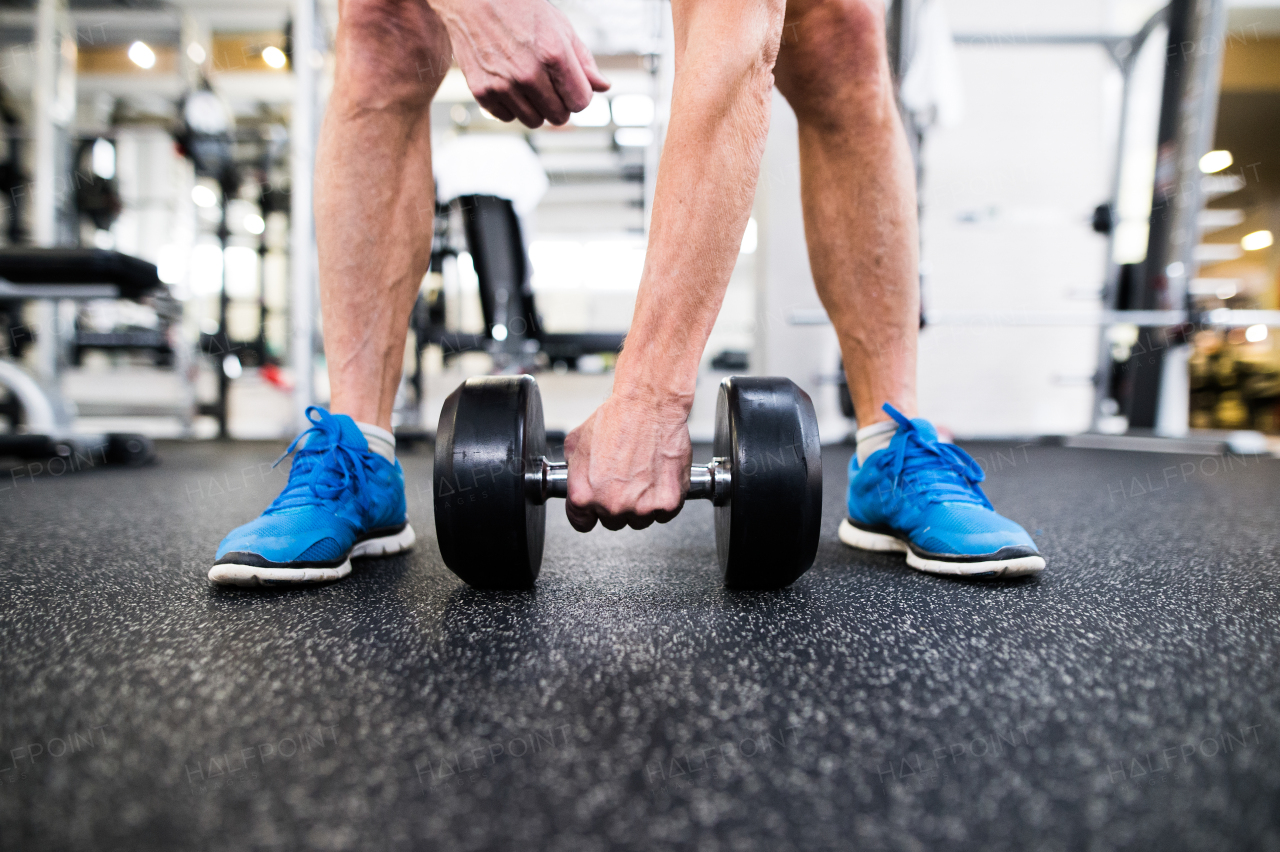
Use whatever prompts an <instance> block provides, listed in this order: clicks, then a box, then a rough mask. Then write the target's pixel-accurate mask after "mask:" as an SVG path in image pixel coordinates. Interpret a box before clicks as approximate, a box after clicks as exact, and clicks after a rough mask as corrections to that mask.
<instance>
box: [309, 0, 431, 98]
mask: <svg viewBox="0 0 1280 852" xmlns="http://www.w3.org/2000/svg"><path fill="white" fill-rule="evenodd" d="M336 54H337V65H336V68H335V75H334V76H335V80H334V88H335V92H334V94H335V95H336V96H338V97H342V98H345V99H346V100H347V101H349V102H351V103H352V104H354V105H356V106H358V107H359V108H362V109H425V108H426V106H427V105H428V104H429V103H430V102H431V98H432V97H434V96H435V93H436V90H437V89H439V88H440V83H441V81H442V80H443V79H444V76H445V74H446V73H447V72H448V70H449V65H450V61H451V59H452V54H451V51H450V48H449V36H448V34H447V33H446V32H445V29H444V25H443V24H442V23H441V21H440V19H439V18H438V17H436V15H435V13H434V12H432V11H431V9H430V7H429V6H428V5H427V4H426V3H422V2H415V0H343V1H342V3H341V5H340V6H339V13H338V33H337V44H336Z"/></svg>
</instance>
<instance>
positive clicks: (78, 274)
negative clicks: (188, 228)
mask: <svg viewBox="0 0 1280 852" xmlns="http://www.w3.org/2000/svg"><path fill="white" fill-rule="evenodd" d="M162 291H163V285H162V284H161V283H160V279H159V277H158V276H157V275H156V267H155V264H152V263H147V262H146V261H144V260H140V259H138V258H136V257H130V256H129V255H126V254H121V253H120V252H116V251H103V250H101V249H64V248H48V249H41V248H6V249H0V312H2V313H3V314H4V315H6V316H7V317H8V318H9V319H8V321H7V323H6V327H5V329H4V330H5V331H6V332H7V334H6V336H7V337H8V338H9V340H8V343H9V346H8V348H10V349H13V348H16V347H14V343H15V342H16V341H17V340H18V337H19V335H17V334H15V329H16V328H20V326H18V325H16V324H15V323H14V322H13V318H14V317H15V316H16V314H17V311H18V310H19V309H20V308H21V306H22V303H24V302H27V301H31V300H33V299H74V300H85V299H130V300H132V301H142V300H143V299H145V298H147V297H148V296H152V295H156V294H157V293H160V292H162ZM24 331H25V330H24ZM36 333H37V334H56V333H57V330H56V329H36ZM23 336H24V337H30V336H31V335H30V333H29V332H27V333H25V334H24V335H23ZM0 387H4V388H5V389H7V390H8V392H9V394H10V395H11V396H12V397H13V399H14V400H16V402H17V409H18V413H19V415H20V417H18V418H15V420H20V422H21V426H22V431H21V432H18V431H16V430H15V431H14V432H12V433H9V434H0V456H8V457H16V458H23V459H40V458H62V459H64V460H67V461H68V463H69V464H70V465H71V466H72V467H73V468H74V467H75V464H76V463H78V460H80V459H87V460H88V462H89V466H92V465H95V464H101V463H103V462H106V463H114V464H126V465H134V466H136V465H142V464H146V463H148V462H150V461H152V460H153V459H154V458H155V447H154V445H153V444H152V442H151V440H150V439H149V438H147V437H145V436H143V435H135V434H126V433H110V434H101V435H83V434H77V433H75V432H73V431H72V426H73V421H74V419H75V413H76V412H75V406H74V404H73V403H71V402H70V401H69V400H67V399H66V398H65V397H64V396H63V395H62V392H61V391H60V390H59V388H58V387H57V375H56V369H55V375H54V376H52V377H51V381H48V382H41V381H40V380H38V379H37V378H36V377H35V376H32V375H31V374H30V373H28V372H27V371H26V370H24V369H23V368H22V367H20V366H19V365H18V364H17V363H16V362H15V361H12V360H7V359H0ZM15 425H16V424H15Z"/></svg>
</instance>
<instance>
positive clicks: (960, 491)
mask: <svg viewBox="0 0 1280 852" xmlns="http://www.w3.org/2000/svg"><path fill="white" fill-rule="evenodd" d="M884 410H885V411H887V412H888V413H889V416H891V417H892V418H893V419H894V420H896V421H898V431H897V432H896V433H894V436H893V439H892V440H891V441H890V442H889V446H888V447H885V448H884V449H882V450H877V451H876V452H874V453H872V454H871V456H870V457H869V458H868V459H867V463H866V464H865V465H863V466H862V467H859V466H858V457H857V456H854V457H853V459H852V460H851V461H850V462H849V517H848V518H847V519H845V520H844V521H842V522H841V523H840V540H841V541H843V542H844V543H845V544H847V545H849V546H851V547H858V548H861V549H863V550H880V551H885V550H888V551H900V552H903V553H906V554H907V564H908V565H910V566H911V567H912V568H918V569H920V570H921V571H927V572H929V573H930V574H950V575H956V574H961V575H965V576H970V577H973V576H983V577H1017V576H1021V575H1024V574H1035V573H1038V572H1039V571H1042V570H1044V557H1042V556H1041V555H1040V551H1039V550H1037V549H1036V545H1035V542H1033V541H1032V540H1031V536H1029V535H1027V531H1026V530H1024V529H1023V528H1022V527H1020V526H1018V525H1017V524H1015V523H1014V522H1013V521H1011V520H1009V519H1008V518H1006V517H1003V516H1002V515H998V514H996V512H995V510H994V509H992V508H991V502H990V501H989V500H987V496H986V495H985V494H983V493H982V489H981V488H979V487H978V483H979V482H981V481H982V480H983V479H984V478H985V476H984V474H983V472H982V468H980V467H978V463H977V462H975V461H974V460H973V458H972V457H971V456H970V455H969V454H968V453H966V452H965V451H964V450H962V449H960V448H959V447H956V446H953V445H951V444H943V443H940V442H939V441H938V433H937V432H936V431H935V430H934V428H933V426H932V425H931V424H930V423H929V421H927V420H908V419H907V418H906V417H904V416H903V415H902V413H901V412H899V411H898V410H897V409H895V408H894V407H893V406H891V405H888V404H886V405H885V406H884Z"/></svg>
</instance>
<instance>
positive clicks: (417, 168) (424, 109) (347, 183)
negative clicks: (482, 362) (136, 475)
mask: <svg viewBox="0 0 1280 852" xmlns="http://www.w3.org/2000/svg"><path fill="white" fill-rule="evenodd" d="M336 50H337V75H336V79H335V81H334V88H333V94H332V96H331V98H330V100H329V106H328V109H327V110H326V113H325V118H324V125H323V127H322V129H321V133H320V145H319V149H318V150H317V152H316V190H315V198H316V201H315V208H316V242H317V245H318V248H319V253H320V302H321V307H322V311H323V316H324V341H325V355H326V356H327V360H328V363H329V381H330V384H331V387H332V399H331V408H332V410H333V411H334V412H335V413H341V414H348V415H350V416H351V417H352V418H353V419H355V420H357V421H361V422H364V423H373V424H375V425H377V426H381V427H382V428H384V429H390V428H391V409H392V406H393V404H394V402H395V395H396V389H397V387H398V385H399V383H400V373H401V367H402V364H403V359H404V346H405V336H406V330H407V329H408V326H409V312H410V311H411V310H412V308H413V302H414V299H415V298H416V294H417V291H418V286H419V283H420V282H421V280H422V276H423V275H424V274H425V273H426V271H427V264H428V262H429V258H430V254H431V234H432V225H431V220H432V214H433V212H434V204H435V201H434V199H435V191H434V184H433V182H432V178H431V112H430V106H431V98H432V97H433V96H434V95H435V91H436V89H437V88H438V87H439V85H440V81H441V80H442V79H443V78H444V73H445V71H447V70H448V64H449V55H450V51H449V37H448V35H447V34H446V32H445V29H444V26H443V24H441V23H440V19H439V18H438V17H436V14H435V13H434V12H432V11H431V9H430V8H428V6H427V5H426V3H423V2H397V0H344V2H343V3H342V4H341V6H340V7H339V24H338V33H337V45H336Z"/></svg>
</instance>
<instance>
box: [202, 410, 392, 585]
mask: <svg viewBox="0 0 1280 852" xmlns="http://www.w3.org/2000/svg"><path fill="white" fill-rule="evenodd" d="M307 419H308V420H310V421H311V422H312V423H313V424H314V425H313V426H312V427H311V428H310V429H308V430H307V431H305V432H303V433H302V434H301V435H299V436H298V437H297V438H296V439H295V440H294V442H293V443H292V444H290V445H289V449H287V450H285V451H284V455H283V456H281V457H280V458H279V459H277V460H276V464H279V463H280V462H281V461H283V460H284V458H285V456H287V455H289V454H290V453H292V452H294V450H295V449H296V450H297V452H296V453H295V455H294V457H293V467H292V468H291V469H290V470H289V484H288V485H286V486H285V488H284V491H283V492H282V493H281V494H280V496H279V497H277V498H276V500H275V502H274V503H272V504H271V505H270V506H268V507H267V510H266V511H265V512H263V513H262V515H261V516H259V517H258V519H257V520H255V521H251V522H250V523H247V524H245V525H244V526H242V527H237V528H236V529H234V530H232V531H231V534H230V535H228V536H227V537H226V538H224V539H223V540H222V544H221V545H219V546H218V554H217V556H216V557H215V559H216V561H215V562H214V565H213V568H212V569H211V570H210V571H209V579H210V580H212V581H213V582H215V583H223V584H230V585H236V586H277V585H297V584H306V583H323V582H328V581H330V580H339V579H341V578H343V577H345V576H347V574H349V573H351V560H352V559H354V558H356V557H360V556H385V555H389V554H392V553H401V552H403V551H405V550H408V549H410V548H411V547H412V546H413V542H414V539H415V536H414V534H413V527H411V526H409V522H408V520H407V519H406V515H405V503H404V471H403V470H402V469H401V467H400V463H399V462H396V463H395V464H392V463H391V462H388V461H387V460H386V459H384V458H383V457H382V456H380V455H378V454H376V453H372V452H370V451H369V442H368V441H366V440H365V437H364V435H363V434H362V433H361V432H360V428H359V427H358V426H356V423H355V421H354V420H352V419H351V418H350V417H348V416H346V415H345V414H330V413H329V412H327V411H324V410H323V409H320V408H316V407H314V406H312V407H311V408H308V409H307Z"/></svg>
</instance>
